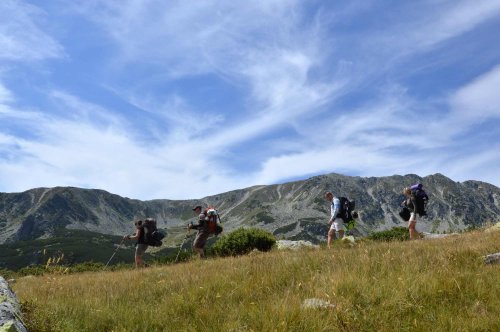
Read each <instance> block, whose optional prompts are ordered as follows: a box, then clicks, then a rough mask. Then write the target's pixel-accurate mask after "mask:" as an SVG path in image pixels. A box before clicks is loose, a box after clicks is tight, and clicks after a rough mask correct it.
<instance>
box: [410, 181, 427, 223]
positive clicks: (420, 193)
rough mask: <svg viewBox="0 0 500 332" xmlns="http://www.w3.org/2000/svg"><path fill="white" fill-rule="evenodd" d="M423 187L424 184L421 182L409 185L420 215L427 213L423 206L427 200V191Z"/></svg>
mask: <svg viewBox="0 0 500 332" xmlns="http://www.w3.org/2000/svg"><path fill="white" fill-rule="evenodd" d="M423 188H424V186H423V185H422V184H421V183H417V184H414V185H413V186H411V187H410V189H411V194H412V195H413V196H414V197H415V201H416V202H417V206H416V207H417V213H418V214H419V215H420V216H426V215H427V212H426V211H425V208H426V206H427V203H428V202H429V196H427V193H426V192H425V191H424V189H423Z"/></svg>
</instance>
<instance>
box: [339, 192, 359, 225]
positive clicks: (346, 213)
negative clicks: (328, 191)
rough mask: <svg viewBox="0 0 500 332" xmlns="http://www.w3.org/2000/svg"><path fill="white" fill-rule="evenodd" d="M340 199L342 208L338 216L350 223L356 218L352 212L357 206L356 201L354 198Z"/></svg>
mask: <svg viewBox="0 0 500 332" xmlns="http://www.w3.org/2000/svg"><path fill="white" fill-rule="evenodd" d="M339 200H340V209H339V212H338V213H337V217H339V218H342V220H343V221H344V222H346V223H348V222H350V221H351V220H353V219H354V218H353V216H352V213H353V211H354V208H355V207H356V203H355V202H354V200H352V201H350V200H349V199H347V198H346V197H340V198H339Z"/></svg>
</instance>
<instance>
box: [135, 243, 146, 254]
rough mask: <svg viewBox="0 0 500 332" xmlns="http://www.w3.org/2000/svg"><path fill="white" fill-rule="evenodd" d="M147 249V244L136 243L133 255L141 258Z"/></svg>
mask: <svg viewBox="0 0 500 332" xmlns="http://www.w3.org/2000/svg"><path fill="white" fill-rule="evenodd" d="M147 249H148V245H147V244H142V243H137V245H136V246H135V254H136V255H137V256H142V255H143V254H144V253H145V252H146V250H147Z"/></svg>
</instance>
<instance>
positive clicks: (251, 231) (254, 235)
mask: <svg viewBox="0 0 500 332" xmlns="http://www.w3.org/2000/svg"><path fill="white" fill-rule="evenodd" d="M275 243H276V238H275V237H274V236H273V235H272V234H271V233H269V232H267V231H265V230H262V229H258V228H240V229H238V230H236V231H234V232H231V233H229V234H226V235H224V236H222V237H221V238H220V239H219V240H218V241H217V242H216V243H215V244H214V245H213V246H212V248H211V253H213V254H215V255H218V256H237V255H244V254H247V253H249V252H250V251H252V250H254V249H258V250H260V251H268V250H270V249H271V248H272V247H273V245H274V244H275Z"/></svg>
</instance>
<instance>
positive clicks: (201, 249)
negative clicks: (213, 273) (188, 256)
mask: <svg viewBox="0 0 500 332" xmlns="http://www.w3.org/2000/svg"><path fill="white" fill-rule="evenodd" d="M193 249H194V251H196V252H197V253H198V255H200V258H204V257H205V252H204V250H203V248H196V247H193Z"/></svg>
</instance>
